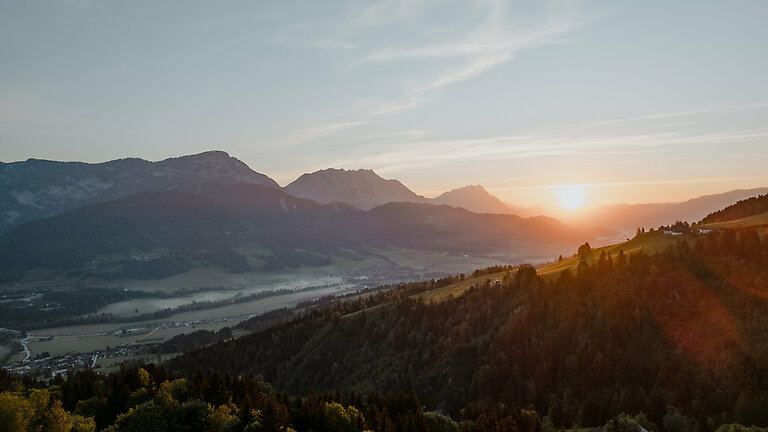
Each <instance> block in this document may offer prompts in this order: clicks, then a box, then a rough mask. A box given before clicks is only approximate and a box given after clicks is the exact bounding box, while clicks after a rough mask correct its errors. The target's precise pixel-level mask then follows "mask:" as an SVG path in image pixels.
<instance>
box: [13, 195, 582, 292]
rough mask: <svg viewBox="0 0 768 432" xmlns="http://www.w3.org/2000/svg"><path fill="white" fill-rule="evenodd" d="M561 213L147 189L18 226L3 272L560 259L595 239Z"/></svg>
mask: <svg viewBox="0 0 768 432" xmlns="http://www.w3.org/2000/svg"><path fill="white" fill-rule="evenodd" d="M589 238H590V235H589V233H587V232H584V231H580V230H576V229H573V228H571V227H568V226H566V225H564V224H562V223H560V222H559V221H557V220H554V219H551V218H546V217H538V218H529V219H524V218H520V217H518V216H513V215H493V214H477V213H472V212H470V211H467V210H464V209H460V208H455V207H448V206H434V205H428V204H419V203H389V204H385V205H383V206H379V207H377V208H374V209H373V210H371V211H368V212H366V211H361V210H357V209H355V208H353V207H351V206H348V205H345V204H337V203H334V204H326V205H322V204H318V203H316V202H314V201H311V200H306V199H301V198H296V197H293V196H290V195H287V194H286V193H284V192H283V191H281V190H279V189H277V188H273V187H269V186H263V185H256V184H243V183H240V184H235V185H228V186H217V187H213V188H211V189H208V190H206V191H203V192H202V193H199V194H192V193H188V192H184V191H178V190H170V191H145V192H141V193H138V194H135V195H131V196H128V197H121V198H117V199H115V200H112V201H107V202H102V203H97V204H92V205H88V206H84V207H80V208H78V209H75V210H72V211H69V212H66V213H63V214H59V215H56V216H53V217H49V218H44V219H38V220H34V221H31V222H28V223H26V224H23V225H20V226H18V227H16V228H14V229H13V230H11V231H10V232H8V233H7V234H6V235H4V236H2V237H0V280H2V281H6V282H7V281H16V280H20V279H22V278H23V277H24V275H25V274H26V272H28V271H29V270H33V269H47V270H51V271H53V272H54V273H61V272H64V274H68V275H70V276H86V275H87V276H98V277H103V278H106V279H132V278H139V279H154V278H161V277H167V276H170V275H173V274H177V273H181V272H184V271H186V270H189V269H192V268H197V267H205V266H218V267H221V268H225V269H228V270H230V271H233V272H240V271H247V270H256V269H260V268H264V269H274V268H285V267H294V266H297V265H310V266H322V265H328V264H330V263H332V262H333V256H334V254H335V253H337V252H340V251H341V250H342V249H343V250H344V251H345V252H343V253H345V254H349V253H350V251H352V250H354V249H356V248H360V247H390V246H391V247H396V248H407V249H416V250H423V251H429V252H439V253H440V252H451V253H461V254H467V253H472V254H478V255H490V254H493V255H502V256H509V257H512V256H515V257H518V258H519V259H521V260H522V259H526V258H533V257H536V258H538V257H541V256H556V255H557V254H558V253H562V252H563V251H567V250H571V249H573V248H575V247H576V246H577V245H578V244H579V243H580V242H583V241H585V239H589Z"/></svg>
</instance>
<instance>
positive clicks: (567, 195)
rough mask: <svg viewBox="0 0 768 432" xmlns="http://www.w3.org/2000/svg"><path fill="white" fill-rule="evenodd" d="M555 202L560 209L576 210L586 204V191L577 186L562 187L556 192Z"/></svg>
mask: <svg viewBox="0 0 768 432" xmlns="http://www.w3.org/2000/svg"><path fill="white" fill-rule="evenodd" d="M557 200H558V202H559V203H560V207H562V208H564V209H568V210H576V209H578V208H581V207H582V206H583V205H584V204H585V203H586V202H587V191H586V190H584V188H583V187H581V186H578V185H564V186H561V187H560V188H558V190H557Z"/></svg>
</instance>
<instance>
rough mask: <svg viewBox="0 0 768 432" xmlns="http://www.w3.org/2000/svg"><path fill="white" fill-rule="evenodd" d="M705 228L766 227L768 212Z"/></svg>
mask: <svg viewBox="0 0 768 432" xmlns="http://www.w3.org/2000/svg"><path fill="white" fill-rule="evenodd" d="M704 226H705V227H707V228H718V229H724V228H727V229H737V228H756V227H764V226H768V212H765V213H760V214H756V215H752V216H747V217H745V218H741V219H735V220H730V221H725V222H714V223H711V224H707V225H704Z"/></svg>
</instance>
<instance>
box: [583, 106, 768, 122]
mask: <svg viewBox="0 0 768 432" xmlns="http://www.w3.org/2000/svg"><path fill="white" fill-rule="evenodd" d="M761 108H768V102H760V103H754V104H745V105H732V106H724V107H714V108H704V109H697V110H688V111H672V112H663V113H655V114H647V115H642V116H634V117H624V118H618V119H610V120H600V121H596V122H590V123H585V124H584V125H583V126H595V125H609V124H616V123H630V122H640V121H647V120H663V119H669V118H676V117H688V116H693V115H698V114H709V113H715V112H725V111H743V110H752V109H761ZM691 123H692V122H682V123H675V124H674V125H683V124H691ZM660 126H664V125H660Z"/></svg>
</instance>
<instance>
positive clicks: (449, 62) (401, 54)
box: [356, 0, 590, 115]
mask: <svg viewBox="0 0 768 432" xmlns="http://www.w3.org/2000/svg"><path fill="white" fill-rule="evenodd" d="M428 3H429V2H427V1H418V0H416V1H414V0H407V1H403V0H385V1H381V2H378V3H376V4H375V5H373V6H371V7H369V8H366V9H365V11H364V13H363V14H362V16H363V17H362V18H360V19H358V20H356V21H357V22H358V23H375V24H381V23H382V22H388V21H392V20H397V19H403V18H405V17H408V18H412V17H413V15H414V14H415V13H419V12H421V11H423V10H425V9H426V5H427V4H428ZM478 4H479V5H480V7H482V8H484V9H485V13H484V16H485V17H484V19H483V20H481V21H480V22H478V24H477V25H476V26H475V27H473V28H470V29H468V30H465V31H464V32H459V34H458V35H456V34H454V33H453V32H446V33H445V34H446V35H449V36H448V38H439V39H442V40H438V41H436V42H431V43H426V44H418V43H416V44H408V45H399V46H390V47H385V48H379V49H376V50H373V51H371V52H369V53H368V54H367V55H365V56H364V57H362V58H361V59H360V62H393V61H409V62H423V61H425V60H428V61H432V62H434V61H437V64H436V66H434V67H433V68H432V70H433V71H432V73H431V75H432V77H431V78H428V79H426V80H424V83H423V84H422V85H419V86H416V87H414V88H411V89H410V91H409V93H410V97H407V98H406V99H408V102H407V103H402V102H389V103H384V105H385V106H390V107H391V109H381V110H375V111H372V112H371V114H372V115H381V114H391V113H394V112H397V111H402V110H405V109H410V108H414V107H416V106H418V105H419V104H422V103H425V102H428V101H429V99H424V98H417V97H414V95H419V94H423V93H425V92H428V91H433V90H436V89H439V88H442V87H446V86H448V85H450V84H454V83H457V82H461V81H467V80H470V79H472V78H473V77H475V76H477V75H480V74H482V73H484V72H486V71H488V70H490V69H493V68H494V67H497V66H499V65H501V64H504V63H506V62H508V61H509V60H511V59H513V58H514V54H515V53H517V52H518V51H521V50H526V49H532V48H536V47H541V46H545V45H550V44H555V43H562V42H564V41H565V36H566V35H568V34H570V33H572V32H573V31H574V30H576V29H578V28H580V27H582V26H584V25H585V24H587V23H588V22H589V21H590V19H587V18H586V17H584V16H582V14H581V13H580V12H579V10H578V8H577V7H575V6H574V5H575V2H558V3H551V4H550V5H549V6H550V7H549V8H548V11H547V14H546V15H545V16H544V17H540V18H538V19H533V20H528V21H513V20H512V19H511V16H513V15H514V14H513V13H511V12H510V11H509V10H508V5H507V2H506V1H504V0H496V1H490V2H481V3H478ZM374 17H375V19H374ZM456 63H459V64H460V66H456Z"/></svg>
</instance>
